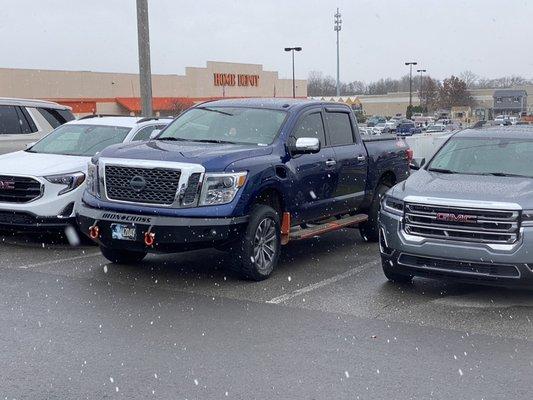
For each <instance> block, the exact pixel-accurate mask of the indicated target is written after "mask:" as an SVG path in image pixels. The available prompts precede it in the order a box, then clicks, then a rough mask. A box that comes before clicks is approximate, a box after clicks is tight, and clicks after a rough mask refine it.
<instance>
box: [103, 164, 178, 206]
mask: <svg viewBox="0 0 533 400" xmlns="http://www.w3.org/2000/svg"><path fill="white" fill-rule="evenodd" d="M180 175H181V171H180V170H176V169H167V168H138V167H126V166H118V165H106V166H105V187H106V193H107V198H108V199H110V200H119V201H131V202H136V203H148V204H160V205H172V204H173V203H174V200H175V198H176V193H177V191H178V187H179V180H180Z"/></svg>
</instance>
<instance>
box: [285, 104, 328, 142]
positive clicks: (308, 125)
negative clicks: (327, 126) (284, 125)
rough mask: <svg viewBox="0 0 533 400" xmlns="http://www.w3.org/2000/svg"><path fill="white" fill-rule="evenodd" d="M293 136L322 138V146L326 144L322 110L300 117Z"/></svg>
mask: <svg viewBox="0 0 533 400" xmlns="http://www.w3.org/2000/svg"><path fill="white" fill-rule="evenodd" d="M292 136H293V137H295V138H296V139H298V138H303V137H310V138H317V139H318V140H320V143H321V144H322V146H324V145H325V143H326V134H325V132H324V123H323V122H322V116H321V115H320V112H316V113H313V114H309V115H306V116H304V117H303V118H302V119H300V121H299V122H298V125H296V128H295V129H294V132H293V134H292Z"/></svg>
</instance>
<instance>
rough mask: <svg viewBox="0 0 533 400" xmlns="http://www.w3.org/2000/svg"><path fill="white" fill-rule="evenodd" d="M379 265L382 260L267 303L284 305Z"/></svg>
mask: <svg viewBox="0 0 533 400" xmlns="http://www.w3.org/2000/svg"><path fill="white" fill-rule="evenodd" d="M377 265H381V260H378V261H372V262H370V263H367V264H364V265H361V266H359V267H356V268H353V269H350V270H348V271H346V272H343V273H342V274H339V275H335V276H332V277H331V278H328V279H324V280H323V281H320V282H317V283H313V284H312V285H309V286H306V287H303V288H301V289H298V290H295V291H294V292H291V293H285V294H282V295H281V296H278V297H274V298H273V299H271V300H268V301H267V303H269V304H280V303H283V302H285V301H287V300H290V299H292V298H294V297H296V296H300V295H302V294H305V293H309V292H311V291H313V290H316V289H319V288H321V287H324V286H327V285H331V284H332V283H335V282H338V281H340V280H342V279H345V278H349V277H350V276H352V275H355V274H358V273H359V272H361V271H363V270H364V269H365V268H367V267H374V266H377Z"/></svg>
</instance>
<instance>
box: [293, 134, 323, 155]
mask: <svg viewBox="0 0 533 400" xmlns="http://www.w3.org/2000/svg"><path fill="white" fill-rule="evenodd" d="M289 148H290V150H291V153H292V154H314V153H318V152H319V151H320V140H318V138H311V137H303V138H298V139H296V141H295V142H294V144H292V145H290V146H289Z"/></svg>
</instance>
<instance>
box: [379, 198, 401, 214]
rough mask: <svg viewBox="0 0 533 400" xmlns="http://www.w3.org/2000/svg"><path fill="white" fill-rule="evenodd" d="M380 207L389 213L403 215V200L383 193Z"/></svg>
mask: <svg viewBox="0 0 533 400" xmlns="http://www.w3.org/2000/svg"><path fill="white" fill-rule="evenodd" d="M381 207H382V208H383V209H384V210H385V211H387V212H390V213H391V214H396V215H403V200H399V199H395V198H394V197H392V196H388V195H385V196H383V200H382V201H381Z"/></svg>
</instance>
